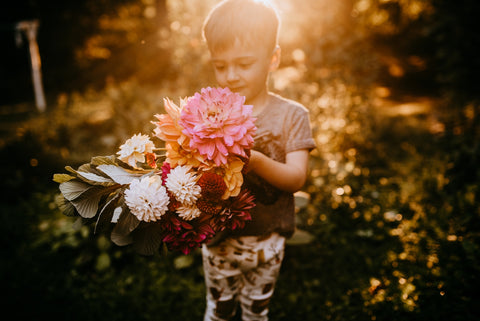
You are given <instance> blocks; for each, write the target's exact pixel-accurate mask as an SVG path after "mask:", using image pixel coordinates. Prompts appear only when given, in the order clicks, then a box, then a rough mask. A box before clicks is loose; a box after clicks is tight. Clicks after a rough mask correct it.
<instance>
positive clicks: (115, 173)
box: [97, 165, 143, 185]
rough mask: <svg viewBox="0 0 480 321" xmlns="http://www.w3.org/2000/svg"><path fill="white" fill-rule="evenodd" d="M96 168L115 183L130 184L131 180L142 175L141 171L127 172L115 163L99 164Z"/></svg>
mask: <svg viewBox="0 0 480 321" xmlns="http://www.w3.org/2000/svg"><path fill="white" fill-rule="evenodd" d="M97 168H98V170H100V171H102V172H103V173H105V174H106V175H108V176H109V177H111V178H112V179H113V180H114V181H115V182H116V183H118V184H122V185H127V184H130V183H131V182H132V180H134V179H136V178H139V177H141V176H142V175H143V173H131V172H127V171H126V170H125V169H123V168H122V167H119V166H117V165H99V166H98V167H97Z"/></svg>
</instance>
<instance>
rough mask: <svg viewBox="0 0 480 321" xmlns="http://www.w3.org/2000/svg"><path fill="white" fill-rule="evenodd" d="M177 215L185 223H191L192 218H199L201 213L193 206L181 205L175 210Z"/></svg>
mask: <svg viewBox="0 0 480 321" xmlns="http://www.w3.org/2000/svg"><path fill="white" fill-rule="evenodd" d="M177 214H178V216H180V217H181V218H183V219H184V220H185V221H191V220H193V219H194V218H197V217H199V216H200V215H201V214H202V212H201V211H200V210H199V209H198V207H196V206H195V205H188V206H185V205H181V206H179V207H178V208H177Z"/></svg>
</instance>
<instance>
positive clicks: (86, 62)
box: [0, 0, 480, 321]
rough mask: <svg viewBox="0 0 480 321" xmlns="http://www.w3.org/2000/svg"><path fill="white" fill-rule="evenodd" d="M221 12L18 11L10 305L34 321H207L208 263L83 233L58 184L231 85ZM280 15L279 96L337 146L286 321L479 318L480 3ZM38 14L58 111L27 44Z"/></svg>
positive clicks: (377, 3) (14, 6)
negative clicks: (215, 22)
mask: <svg viewBox="0 0 480 321" xmlns="http://www.w3.org/2000/svg"><path fill="white" fill-rule="evenodd" d="M217 2H218V1H216V0H121V1H119V0H116V1H114V0H101V1H99V0H95V1H94V0H83V1H60V0H51V1H48V2H46V1H39V0H18V1H15V2H14V3H7V2H5V1H4V2H2V4H0V44H1V50H0V57H1V59H0V75H1V77H0V162H1V167H0V177H1V186H2V193H1V196H0V218H1V224H0V226H1V228H0V231H1V233H0V238H1V241H2V243H1V244H2V247H1V249H2V252H1V260H2V261H1V264H0V276H1V284H2V289H3V293H4V297H5V298H4V299H2V301H1V306H2V307H3V309H4V311H11V313H12V314H13V315H14V317H15V319H16V320H43V319H45V320H82V321H87V320H102V319H109V320H201V319H202V314H203V310H204V307H205V302H204V292H205V288H204V285H203V275H202V268H201V256H200V254H199V253H198V252H194V253H193V254H191V255H189V256H183V255H180V254H178V253H167V252H162V253H158V255H155V256H154V257H142V256H139V255H137V254H135V253H133V251H132V250H131V249H130V248H128V247H126V248H121V247H117V246H115V245H113V244H112V243H111V242H110V241H109V239H108V236H105V235H93V230H92V228H90V227H77V226H73V220H72V219H71V218H69V217H65V216H63V215H62V214H61V213H60V212H59V210H58V209H57V207H56V205H55V201H54V199H55V195H56V194H57V193H58V186H57V184H55V183H54V182H53V181H52V176H53V174H54V173H57V172H63V171H64V169H63V167H64V166H65V165H72V166H74V167H76V166H78V165H80V164H82V163H84V162H88V161H89V160H90V158H91V157H92V156H94V155H110V154H114V153H115V152H116V151H117V149H118V146H119V145H120V144H121V143H122V142H123V141H124V140H125V139H126V138H128V137H130V136H132V135H133V134H135V133H139V132H142V133H144V134H150V133H151V132H152V130H153V125H152V124H151V123H150V121H151V120H153V115H154V114H156V113H161V112H163V98H165V97H170V98H171V99H173V100H174V101H178V99H179V98H180V97H185V96H187V95H191V94H193V93H194V92H195V91H198V90H199V89H200V88H202V87H205V86H209V85H210V86H213V85H215V82H214V78H213V75H212V72H211V69H210V66H209V63H208V53H207V51H206V46H205V44H204V43H203V41H202V38H201V25H202V22H203V19H204V17H205V16H206V14H207V12H208V10H209V9H210V8H211V7H212V6H213V5H214V4H215V3H217ZM274 2H275V3H276V4H277V6H278V8H279V10H280V14H281V17H282V26H281V37H280V45H281V47H282V63H281V68H280V69H279V70H278V71H276V72H275V73H273V74H272V76H271V79H270V84H269V85H270V87H271V89H272V90H273V91H275V92H278V93H280V94H282V95H284V96H286V97H289V98H291V99H295V100H298V101H300V102H301V103H303V104H304V105H305V106H306V107H307V108H308V109H309V110H310V115H311V120H312V126H313V131H314V136H315V139H316V142H317V145H318V148H317V149H316V150H315V151H314V152H313V153H312V155H311V160H310V169H309V170H310V173H309V179H308V182H307V184H306V185H305V186H304V188H303V192H304V195H307V196H308V200H309V201H308V203H305V202H304V203H303V204H300V203H299V205H301V206H300V208H299V209H298V214H297V226H298V230H299V233H297V234H296V235H295V237H294V238H293V239H292V240H290V242H289V244H288V246H287V253H286V259H285V261H284V265H283V267H282V274H281V276H280V279H279V282H278V286H277V289H276V294H275V297H274V300H273V302H272V306H271V319H272V320H305V321H307V320H311V321H318V320H338V321H344V320H462V321H467V320H478V319H479V317H480V312H479V310H478V307H477V306H476V304H477V302H479V299H480V296H479V294H478V287H479V285H480V281H479V275H480V242H479V238H480V190H479V185H478V183H479V182H480V176H479V175H480V170H479V166H478V164H480V147H479V141H480V140H479V138H480V132H479V128H480V127H479V115H480V114H479V113H480V103H479V102H480V99H479V98H480V97H479V94H478V88H480V87H479V85H480V84H479V81H478V75H477V73H478V71H479V70H480V58H479V56H478V54H477V53H478V48H479V45H480V33H478V30H480V28H479V19H478V17H479V14H480V2H478V1H475V0H462V1H458V2H453V1H448V0H338V1H328V0H299V1H297V0H275V1H274ZM31 19H38V21H39V23H40V28H39V30H38V36H37V40H38V46H39V50H40V56H41V59H42V73H43V84H44V89H45V95H46V100H47V109H46V111H45V112H43V113H42V112H39V111H37V108H36V106H35V99H34V95H33V86H32V81H31V74H30V73H31V71H30V58H29V52H28V41H27V38H26V37H25V34H22V33H19V34H18V33H16V32H15V24H16V23H17V22H19V21H22V20H31ZM16 40H22V41H21V42H22V44H19V45H17V42H16Z"/></svg>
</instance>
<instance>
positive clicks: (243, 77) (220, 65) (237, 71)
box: [211, 41, 279, 105]
mask: <svg viewBox="0 0 480 321" xmlns="http://www.w3.org/2000/svg"><path fill="white" fill-rule="evenodd" d="M277 54H279V53H277V51H276V52H275V53H274V54H273V56H272V53H271V52H267V49H266V48H265V47H253V46H243V45H242V44H241V43H240V42H239V41H236V42H235V44H234V45H233V46H231V47H229V48H227V49H225V50H221V51H215V52H211V58H212V64H213V69H214V71H215V78H216V79H217V82H218V84H219V85H220V86H221V87H228V88H230V90H232V91H233V92H236V93H239V94H240V95H242V96H245V103H246V104H252V105H255V103H256V102H257V101H259V100H260V99H261V98H263V97H264V96H263V95H266V94H267V79H268V74H269V72H270V71H273V70H274V69H275V68H276V66H277V64H278V61H276V60H275V57H276V55H277ZM276 58H278V57H276Z"/></svg>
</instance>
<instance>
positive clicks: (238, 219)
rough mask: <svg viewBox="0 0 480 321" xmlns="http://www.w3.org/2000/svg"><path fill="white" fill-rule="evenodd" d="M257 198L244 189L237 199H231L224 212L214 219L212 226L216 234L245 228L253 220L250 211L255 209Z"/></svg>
mask: <svg viewBox="0 0 480 321" xmlns="http://www.w3.org/2000/svg"><path fill="white" fill-rule="evenodd" d="M254 200H255V198H254V197H253V195H252V194H250V192H249V191H248V190H247V189H242V190H241V191H240V194H238V196H237V197H234V198H231V199H230V200H229V201H228V202H227V204H226V205H225V208H224V209H223V211H222V212H221V213H219V214H217V215H215V216H213V217H212V220H211V225H212V227H213V229H214V230H215V231H216V232H221V231H223V230H225V229H230V230H235V229H236V228H243V227H245V222H246V221H249V220H251V219H252V217H251V216H250V210H251V209H252V208H254V207H255V203H254Z"/></svg>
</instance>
